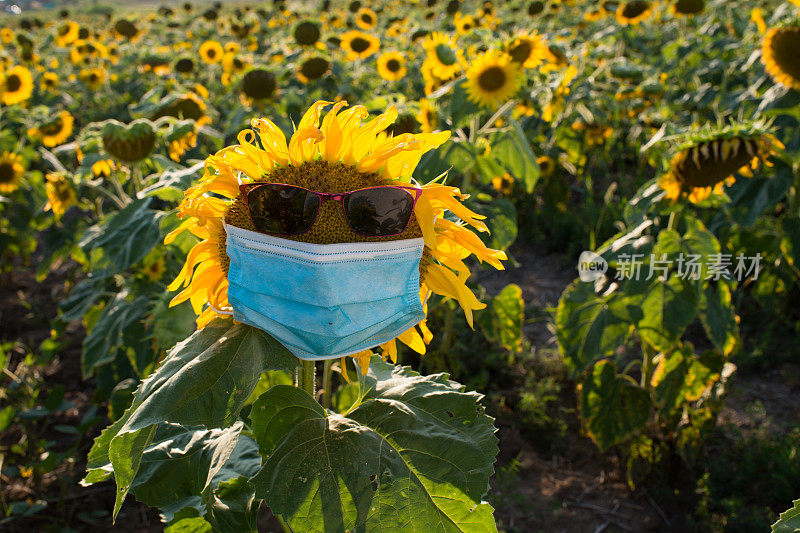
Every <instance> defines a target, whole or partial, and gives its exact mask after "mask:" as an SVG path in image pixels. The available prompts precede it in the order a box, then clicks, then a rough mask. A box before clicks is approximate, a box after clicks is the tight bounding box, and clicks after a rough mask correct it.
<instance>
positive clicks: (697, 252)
mask: <svg viewBox="0 0 800 533" xmlns="http://www.w3.org/2000/svg"><path fill="white" fill-rule="evenodd" d="M685 223H686V232H685V233H684V234H683V235H681V234H680V233H678V232H677V231H675V230H663V231H662V232H661V233H659V234H658V242H657V243H656V246H655V247H654V248H653V254H654V255H655V256H656V257H657V258H658V259H659V260H660V259H662V258H666V259H667V260H669V262H670V264H671V265H675V267H676V268H677V266H678V264H679V261H681V256H683V260H684V262H686V261H687V260H688V259H689V258H690V257H695V258H697V262H698V263H699V264H700V266H701V268H699V269H698V271H699V280H700V281H702V280H705V278H706V275H707V274H708V266H709V265H710V264H711V262H712V261H711V256H712V255H715V254H719V253H720V244H719V241H718V240H717V238H716V237H715V236H714V234H713V233H711V232H710V231H708V230H707V229H706V227H705V226H704V225H703V223H702V222H700V221H699V220H698V219H696V218H694V217H686V219H685ZM682 268H683V271H684V272H686V271H687V270H688V269H689V267H688V266H686V264H685V263H684V266H683V267H682ZM687 278H688V276H687Z"/></svg>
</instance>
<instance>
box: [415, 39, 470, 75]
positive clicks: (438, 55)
mask: <svg viewBox="0 0 800 533" xmlns="http://www.w3.org/2000/svg"><path fill="white" fill-rule="evenodd" d="M422 47H423V48H424V49H425V51H426V52H427V57H426V59H425V63H426V64H427V65H428V68H429V69H430V73H431V74H432V75H433V76H434V77H436V78H438V79H440V80H447V79H450V78H452V77H453V76H455V75H457V74H458V73H460V72H461V71H462V69H463V67H464V65H465V61H464V52H463V51H462V50H461V49H460V48H459V46H458V44H457V43H456V39H455V37H450V36H448V35H445V34H444V33H439V32H434V33H433V34H431V35H430V36H428V37H426V38H425V40H424V41H423V42H422Z"/></svg>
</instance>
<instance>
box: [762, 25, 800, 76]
mask: <svg viewBox="0 0 800 533" xmlns="http://www.w3.org/2000/svg"><path fill="white" fill-rule="evenodd" d="M798 50H800V26H785V27H782V28H772V29H771V30H769V31H768V32H767V34H766V35H765V36H764V43H763V45H762V54H761V57H762V60H763V61H764V64H765V65H766V68H767V72H769V73H770V75H771V76H772V77H773V79H775V81H777V82H778V83H781V84H783V85H785V86H786V87H790V88H794V89H797V90H800V53H798Z"/></svg>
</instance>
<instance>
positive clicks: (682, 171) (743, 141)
mask: <svg viewBox="0 0 800 533" xmlns="http://www.w3.org/2000/svg"><path fill="white" fill-rule="evenodd" d="M777 148H783V145H782V144H781V142H780V141H778V140H777V139H776V138H775V137H773V136H772V135H770V134H768V133H762V132H759V131H757V130H753V131H737V130H724V131H723V132H721V133H717V134H711V135H704V136H700V137H698V138H696V139H694V140H690V141H687V142H685V143H684V144H682V145H681V146H680V147H679V149H678V153H677V154H675V156H674V157H673V158H672V160H671V161H670V169H669V172H667V174H665V175H664V176H662V177H661V178H660V179H659V181H658V184H659V185H660V186H661V188H662V189H664V190H665V191H666V192H667V198H669V199H671V200H677V199H678V198H679V197H680V196H681V195H684V194H685V195H687V196H688V199H689V201H690V202H692V203H697V202H702V201H703V200H705V199H706V198H708V197H709V196H711V194H712V193H713V194H719V193H721V192H722V188H723V185H725V184H728V185H730V184H732V183H734V182H735V181H736V177H735V175H736V174H739V175H742V176H746V177H751V176H752V175H753V171H754V170H757V169H758V167H759V165H760V164H761V163H762V162H764V161H766V159H767V158H768V157H769V156H770V155H771V154H773V153H775V151H776V149H777ZM767 164H769V163H767Z"/></svg>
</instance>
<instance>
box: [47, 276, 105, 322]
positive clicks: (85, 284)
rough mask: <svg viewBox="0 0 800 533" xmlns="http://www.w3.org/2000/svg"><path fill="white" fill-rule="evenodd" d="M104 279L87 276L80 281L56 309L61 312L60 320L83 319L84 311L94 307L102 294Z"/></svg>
mask: <svg viewBox="0 0 800 533" xmlns="http://www.w3.org/2000/svg"><path fill="white" fill-rule="evenodd" d="M103 281H104V279H102V278H100V279H98V278H96V277H94V276H89V277H87V278H85V279H82V280H81V281H80V282H79V283H78V284H77V285H75V287H73V288H72V290H71V291H70V293H69V296H67V298H65V299H64V300H62V301H61V303H60V304H59V306H58V308H59V310H60V311H61V317H60V318H61V320H65V321H67V322H70V321H72V320H78V319H80V318H83V315H85V314H86V311H88V310H89V308H90V307H92V306H93V305H94V303H95V302H96V301H97V299H98V298H99V297H100V295H102V294H103Z"/></svg>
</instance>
